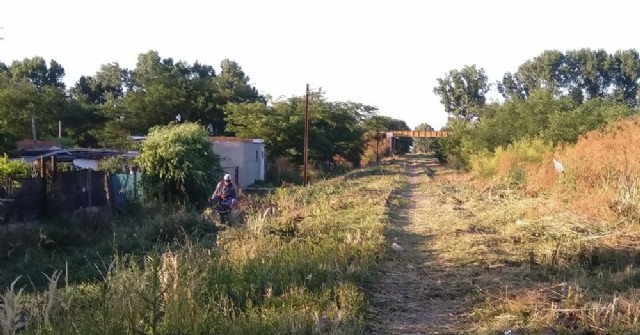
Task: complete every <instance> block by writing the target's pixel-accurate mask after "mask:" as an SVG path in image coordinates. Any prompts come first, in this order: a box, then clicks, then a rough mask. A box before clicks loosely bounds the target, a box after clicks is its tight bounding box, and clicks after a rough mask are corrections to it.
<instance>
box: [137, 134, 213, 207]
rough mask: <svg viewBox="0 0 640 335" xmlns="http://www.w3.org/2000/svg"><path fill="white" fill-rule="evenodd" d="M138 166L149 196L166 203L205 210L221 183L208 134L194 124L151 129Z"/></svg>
mask: <svg viewBox="0 0 640 335" xmlns="http://www.w3.org/2000/svg"><path fill="white" fill-rule="evenodd" d="M137 163H138V164H139V165H140V168H142V170H143V171H144V177H143V179H142V182H143V184H144V186H145V188H146V189H147V190H148V192H149V194H150V195H151V196H155V197H159V198H160V199H162V200H163V201H168V200H171V201H188V202H189V203H192V204H198V205H200V206H202V205H204V204H205V203H206V202H207V199H208V197H209V195H211V193H212V192H213V191H212V190H214V189H215V186H216V182H217V181H219V180H220V179H222V167H221V166H220V157H218V155H217V154H216V153H214V152H213V148H212V145H211V142H209V140H208V138H207V132H206V130H204V129H203V128H202V127H201V126H199V125H198V124H195V123H182V124H171V125H168V126H159V127H154V128H152V129H151V130H150V132H149V136H148V137H147V139H146V140H145V141H144V143H143V144H142V148H141V151H140V155H139V156H138V158H137Z"/></svg>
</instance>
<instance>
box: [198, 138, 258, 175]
mask: <svg viewBox="0 0 640 335" xmlns="http://www.w3.org/2000/svg"><path fill="white" fill-rule="evenodd" d="M209 141H210V142H211V143H212V145H213V152H215V153H216V154H218V156H220V165H222V169H223V170H224V171H225V173H228V174H230V175H231V178H232V179H234V181H235V183H236V184H237V185H238V186H239V187H247V186H249V185H251V184H253V183H254V182H255V181H256V180H264V178H265V162H266V156H265V155H266V152H265V143H264V140H262V139H250V138H240V137H225V136H214V137H209Z"/></svg>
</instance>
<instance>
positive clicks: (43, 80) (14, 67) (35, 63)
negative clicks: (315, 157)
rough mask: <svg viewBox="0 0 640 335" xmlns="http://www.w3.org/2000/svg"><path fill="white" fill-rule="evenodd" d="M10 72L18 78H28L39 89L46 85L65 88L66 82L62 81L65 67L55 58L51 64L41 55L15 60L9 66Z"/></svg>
mask: <svg viewBox="0 0 640 335" xmlns="http://www.w3.org/2000/svg"><path fill="white" fill-rule="evenodd" d="M9 73H10V74H11V76H12V77H13V78H16V79H22V78H24V79H27V80H28V81H29V82H31V83H32V84H33V85H34V86H35V87H37V88H38V89H39V90H42V89H44V88H45V87H46V86H52V87H55V88H58V89H61V90H64V82H63V81H62V79H63V78H64V68H63V67H62V65H60V64H59V63H58V62H56V61H55V60H53V59H52V60H51V61H50V62H49V66H47V62H46V61H45V60H44V58H42V57H40V56H36V57H33V58H25V59H23V60H22V61H14V62H13V63H11V66H10V67H9Z"/></svg>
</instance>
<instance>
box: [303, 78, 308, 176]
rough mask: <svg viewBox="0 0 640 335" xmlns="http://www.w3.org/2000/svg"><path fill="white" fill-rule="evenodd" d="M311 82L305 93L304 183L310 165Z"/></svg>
mask: <svg viewBox="0 0 640 335" xmlns="http://www.w3.org/2000/svg"><path fill="white" fill-rule="evenodd" d="M308 160H309V84H307V92H306V94H305V103H304V177H303V178H304V180H303V184H304V185H305V186H306V185H307V183H308V179H307V169H308V167H309V162H308Z"/></svg>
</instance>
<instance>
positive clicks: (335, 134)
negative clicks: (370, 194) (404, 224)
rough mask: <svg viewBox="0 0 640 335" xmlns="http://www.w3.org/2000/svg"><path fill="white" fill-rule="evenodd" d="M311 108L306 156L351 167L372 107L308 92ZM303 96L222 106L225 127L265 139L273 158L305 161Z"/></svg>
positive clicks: (373, 111) (317, 160)
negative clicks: (336, 160) (345, 162)
mask: <svg viewBox="0 0 640 335" xmlns="http://www.w3.org/2000/svg"><path fill="white" fill-rule="evenodd" d="M310 100H311V101H312V102H311V103H310V107H309V160H310V161H316V162H330V161H333V160H334V158H337V156H340V157H342V158H344V159H347V160H348V161H350V162H351V163H353V164H354V165H356V166H357V165H358V164H359V163H360V162H359V161H360V156H361V154H362V150H363V147H364V138H363V135H364V132H365V130H366V126H365V123H366V122H367V120H368V119H369V118H370V117H371V115H373V114H374V113H375V110H376V109H375V107H372V106H368V105H364V104H361V103H355V102H341V101H326V100H325V99H324V97H323V96H322V93H314V94H312V96H311V98H310ZM304 111H305V99H304V98H303V97H292V98H289V99H287V100H282V101H275V102H270V103H269V104H265V103H262V102H252V103H235V102H230V103H228V104H227V105H225V113H226V116H227V122H228V123H227V131H229V132H232V133H234V134H235V135H236V136H239V137H249V138H261V139H264V140H265V143H266V146H267V152H269V154H270V158H271V159H276V158H277V157H287V158H288V159H290V160H291V161H293V162H295V163H297V164H302V163H303V160H304V155H303V151H304V148H303V146H304V128H305V124H304V122H305V120H304V115H305V113H304Z"/></svg>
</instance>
